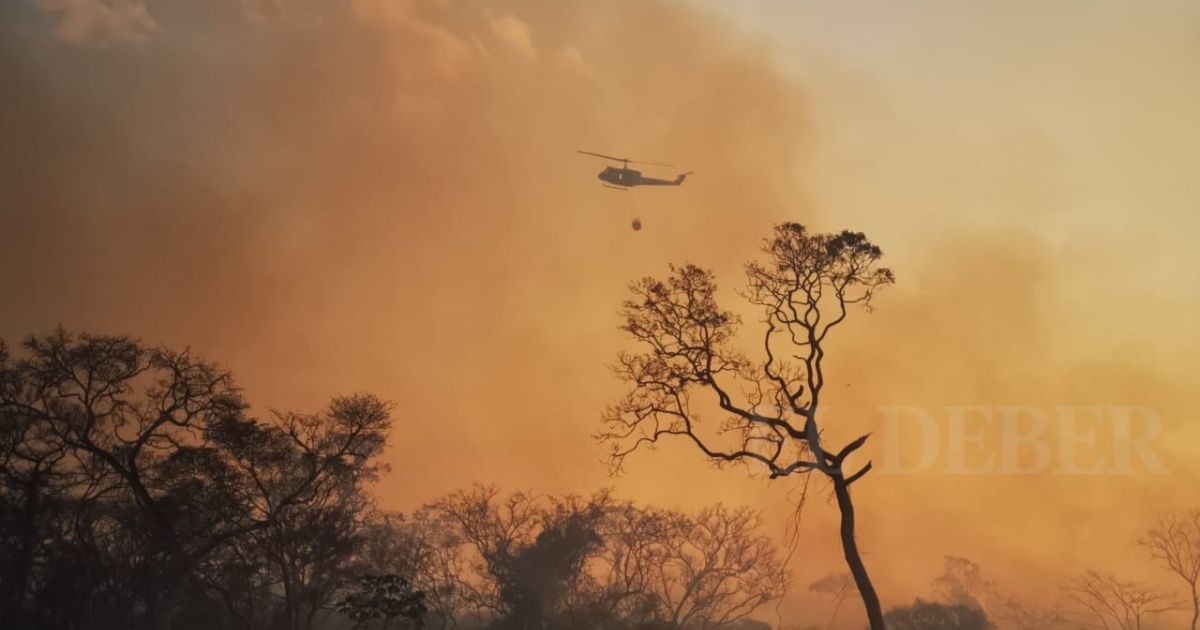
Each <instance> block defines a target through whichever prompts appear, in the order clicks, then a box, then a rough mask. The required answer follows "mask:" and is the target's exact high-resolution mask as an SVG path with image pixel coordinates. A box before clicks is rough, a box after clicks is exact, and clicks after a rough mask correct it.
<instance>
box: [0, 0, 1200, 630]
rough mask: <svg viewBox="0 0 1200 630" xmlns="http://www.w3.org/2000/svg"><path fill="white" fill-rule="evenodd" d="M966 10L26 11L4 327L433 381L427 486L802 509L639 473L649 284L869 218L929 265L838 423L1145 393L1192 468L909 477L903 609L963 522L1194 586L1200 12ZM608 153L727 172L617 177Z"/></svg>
mask: <svg viewBox="0 0 1200 630" xmlns="http://www.w3.org/2000/svg"><path fill="white" fill-rule="evenodd" d="M950 4H951V3H939V2H933V1H931V0H929V1H926V0H921V1H920V2H914V3H913V5H912V7H911V11H910V12H897V11H896V10H895V9H894V8H893V9H889V8H888V3H882V2H867V1H862V2H857V3H832V2H828V3H819V2H813V3H774V4H772V3H766V2H761V1H758V0H756V1H755V2H752V3H747V4H745V5H738V6H741V7H742V8H741V9H739V8H738V6H734V5H732V4H729V5H724V4H721V3H716V2H712V1H709V2H706V3H703V5H704V6H700V5H697V4H694V3H685V2H668V1H665V0H664V1H661V2H660V1H657V0H655V1H644V2H638V3H632V2H630V3H616V2H613V3H596V2H585V1H583V0H564V1H556V2H553V3H550V2H534V1H532V0H525V1H520V0H514V1H500V0H496V1H492V2H470V1H467V0H443V1H434V0H406V1H397V0H392V1H389V0H355V1H354V2H349V3H341V2H323V1H320V0H292V1H284V2H268V1H267V0H258V1H255V0H243V1H242V2H234V1H232V0H229V1H228V2H202V1H200V0H186V1H181V2H156V1H153V0H152V1H150V2H149V3H148V4H146V5H143V4H141V3H139V2H126V3H120V2H117V3H101V2H94V1H90V0H89V1H79V2H65V1H61V0H38V1H37V2H21V3H17V4H16V5H15V6H7V7H5V8H3V9H0V18H3V19H0V34H2V35H3V37H2V38H0V86H3V87H4V92H5V94H6V95H9V96H8V97H6V98H8V99H10V101H11V104H9V105H6V107H5V108H4V109H3V110H0V130H3V132H4V134H3V135H4V137H5V138H6V141H5V142H4V143H3V144H2V145H0V167H2V172H3V175H2V176H0V182H2V184H3V185H2V186H0V189H2V190H3V191H4V192H3V195H4V197H5V199H4V204H3V205H2V206H0V287H3V288H4V289H5V293H6V294H7V296H8V298H7V299H6V300H5V301H6V304H5V306H4V308H3V309H0V336H3V337H4V338H5V339H8V340H15V339H17V338H19V337H20V336H23V335H25V334H28V333H33V332H41V331H45V330H47V329H49V328H50V327H51V326H53V325H54V324H56V323H59V322H61V323H63V324H65V325H67V326H68V327H71V328H75V329H86V330H90V331H96V332H128V333H132V334H136V335H139V336H140V337H142V338H143V339H145V340H147V341H151V342H164V343H168V344H173V345H180V346H181V345H190V346H192V347H193V348H195V349H196V350H198V351H200V352H202V353H203V354H205V355H206V356H208V357H210V358H213V359H216V360H218V361H221V362H222V363H224V364H226V365H228V366H229V367H230V368H232V369H233V370H234V372H235V373H236V374H237V375H238V377H239V380H240V382H241V383H242V384H243V385H244V386H245V388H246V390H247V392H248V394H249V396H250V397H251V399H252V400H253V401H254V402H255V404H256V405H257V406H259V407H260V408H262V409H266V408H270V407H288V408H294V409H312V408H314V407H317V406H319V405H321V404H323V402H324V401H326V400H327V398H328V396H329V395H331V394H334V393H339V392H349V391H356V390H366V391H371V392H375V393H378V394H379V395H381V396H384V397H387V398H390V399H393V400H395V401H396V403H397V406H396V412H397V430H396V433H395V435H394V439H393V444H392V447H391V449H390V451H389V454H388V458H389V461H390V462H391V464H392V466H393V472H392V474H391V476H390V477H389V478H388V479H387V480H386V481H385V482H384V483H383V484H382V485H381V488H380V490H381V498H382V499H383V501H384V502H385V503H386V504H388V505H390V506H393V507H398V508H406V507H410V506H413V505H415V504H417V503H418V502H421V501H424V500H428V499H431V498H433V497H435V496H437V495H439V494H441V493H443V492H446V491H448V490H451V489H454V488H457V487H461V486H463V485H465V484H468V483H471V482H473V481H485V482H493V483H497V484H499V485H501V486H504V487H507V488H517V487H522V488H532V489H535V490H540V491H547V492H560V491H586V490H591V489H595V488H598V487H600V486H601V485H612V486H614V487H615V488H616V489H617V490H618V492H619V493H621V494H623V495H625V496H629V497H632V498H636V499H639V500H644V501H648V502H654V503H660V504H667V505H675V506H680V507H695V506H699V505H702V504H706V503H711V502H714V501H718V500H720V501H725V502H728V503H750V504H753V505H756V506H761V507H763V508H764V509H766V510H768V513H769V515H770V516H771V523H772V527H773V528H775V529H774V530H772V533H774V532H775V531H778V532H779V533H780V534H782V528H783V519H784V517H785V516H786V513H787V506H788V500H787V497H786V491H787V489H788V488H789V487H790V485H791V483H792V482H790V481H789V482H774V483H772V484H768V483H766V482H765V481H762V480H758V479H751V478H749V477H748V476H747V475H746V474H745V473H744V472H741V471H737V470H734V471H725V472H716V471H713V470H711V469H710V467H708V466H707V465H706V464H705V463H703V462H702V461H700V460H699V459H698V457H697V456H696V454H695V453H694V452H692V451H691V450H689V449H687V448H684V447H682V445H680V446H678V447H669V446H668V447H665V448H663V449H661V450H660V451H658V452H656V453H647V454H645V455H643V456H639V457H637V458H635V459H633V460H632V461H631V462H630V465H629V467H628V474H627V475H626V476H625V477H623V478H621V479H618V480H613V479H609V478H608V477H607V476H606V469H605V467H604V466H603V465H602V464H601V463H600V457H601V455H602V449H601V447H599V446H598V445H597V444H596V443H595V442H594V441H593V440H592V439H591V438H590V435H591V434H592V433H593V432H594V431H595V430H597V428H598V427H599V424H598V423H599V412H600V409H601V408H602V407H603V406H604V405H605V404H607V403H608V402H610V401H611V400H612V399H613V398H614V396H616V395H617V394H618V393H619V392H620V385H619V384H618V383H616V382H614V380H613V379H612V377H611V375H610V373H609V371H608V369H607V367H606V366H607V364H608V363H610V362H611V361H612V360H613V358H614V356H615V354H616V352H617V351H618V350H619V349H621V348H624V347H627V346H626V345H625V343H626V342H625V340H624V339H623V338H622V337H621V335H620V334H619V333H618V332H617V331H616V325H617V323H618V322H617V318H616V310H617V307H618V305H619V302H620V300H621V299H623V297H624V296H625V290H626V289H625V287H626V285H627V284H628V283H629V282H630V281H632V280H633V279H635V278H637V277H639V276H641V275H645V274H659V273H661V272H662V271H663V270H664V269H665V267H666V264H667V263H669V262H683V261H690V262H695V263H697V264H701V265H704V266H708V267H712V268H714V269H715V270H716V271H717V273H718V278H719V280H720V281H721V286H722V288H723V289H724V290H726V296H725V297H726V298H727V299H728V300H730V304H731V306H732V305H734V304H735V301H736V297H735V296H734V294H733V289H734V288H736V286H737V282H738V280H739V279H740V276H739V273H740V265H741V263H742V262H743V261H745V260H747V259H748V258H750V257H753V256H754V255H755V254H756V251H757V250H756V248H757V246H758V243H759V240H760V239H761V238H763V237H764V236H766V235H767V233H768V231H769V230H770V227H771V226H772V224H774V223H775V222H777V221H781V220H795V221H800V222H803V223H806V224H809V225H811V226H813V227H814V228H815V229H820V230H834V229H842V228H850V229H855V230H862V231H865V232H866V233H867V234H868V235H869V236H870V237H871V238H872V239H873V240H875V241H876V242H877V243H879V244H880V245H881V246H882V247H883V249H884V252H885V260H887V262H888V264H889V265H890V266H892V267H893V269H894V270H895V271H896V273H897V277H898V283H897V285H896V287H894V288H893V289H891V290H889V291H888V292H887V293H886V294H884V295H883V296H882V297H881V298H880V299H879V300H878V302H877V304H876V306H877V308H876V311H875V312H874V313H873V314H871V315H870V316H859V317H858V318H856V319H855V320H854V321H852V323H851V324H849V325H848V326H847V327H846V328H845V329H843V330H842V331H840V335H838V337H837V339H836V341H835V343H834V346H833V348H832V349H831V353H832V355H833V358H832V359H831V369H832V370H834V373H835V376H834V378H835V380H837V381H838V382H839V383H846V384H849V387H843V388H839V389H838V390H837V391H835V392H832V394H833V397H832V400H831V404H832V405H833V406H834V408H835V409H839V410H843V411H839V412H838V415H837V416H836V423H833V424H831V425H830V429H829V430H830V432H831V434H832V435H833V436H834V437H835V439H845V438H846V437H847V436H851V437H852V436H853V435H855V434H856V432H858V431H869V430H877V429H878V424H879V422H880V417H879V414H878V413H877V411H876V409H877V408H878V407H879V406H880V405H915V406H921V407H923V408H927V409H931V410H937V409H939V408H940V407H942V406H944V405H954V404H985V405H998V404H1013V405H1037V406H1044V407H1048V406H1051V405H1063V404H1067V405H1077V404H1112V405H1145V406H1148V407H1151V408H1153V409H1154V410H1155V411H1156V412H1158V413H1159V414H1160V415H1161V416H1162V418H1163V421H1164V423H1165V426H1166V430H1165V433H1164V437H1163V439H1162V440H1160V441H1159V442H1157V443H1156V444H1157V447H1158V452H1159V453H1160V454H1161V455H1162V457H1163V459H1164V461H1165V462H1166V463H1167V464H1168V466H1169V468H1170V473H1171V474H1169V475H1165V476H1154V475H1144V474H1143V475H1134V476H1124V477H1120V476H1113V475H1094V476H1081V477H1064V476H1055V475H1035V476H999V475H979V476H971V477H961V476H950V475H942V474H933V473H926V474H917V475H904V476H884V475H872V476H871V477H868V478H867V479H866V480H865V481H863V482H862V483H861V484H859V485H857V486H856V488H855V489H856V492H857V493H856V500H857V502H858V504H859V506H860V508H859V509H860V511H861V513H862V517H861V519H860V522H861V524H862V528H861V539H862V541H863V542H862V545H863V547H864V548H865V549H866V550H867V552H868V554H869V555H868V557H867V561H868V566H869V568H870V569H871V570H872V572H873V574H874V575H875V576H876V577H877V579H878V580H879V582H880V584H881V588H880V590H881V592H882V594H883V598H884V600H885V604H898V603H903V602H905V601H907V600H908V599H911V598H912V597H914V596H916V595H925V594H927V593H928V588H927V586H926V585H927V584H928V581H929V579H930V578H931V577H933V576H934V575H935V574H936V573H937V572H938V570H939V568H940V563H941V556H942V555H944V554H953V555H963V556H968V557H971V558H973V559H975V560H977V561H978V562H980V564H982V565H983V567H984V569H985V570H986V571H988V572H989V573H991V574H993V575H994V576H996V577H997V578H998V579H999V580H1000V581H1001V582H1002V583H1004V584H1006V585H1008V586H1010V588H1012V589H1014V590H1017V591H1019V592H1022V593H1025V594H1028V595H1036V594H1038V593H1039V592H1052V588H1051V587H1053V585H1054V584H1056V583H1057V582H1058V581H1059V580H1061V579H1062V578H1063V577H1064V576H1066V575H1069V574H1071V573H1074V572H1077V571H1079V570H1082V569H1083V568H1087V567H1097V568H1102V569H1112V570H1114V571H1119V572H1121V573H1122V574H1124V575H1129V576H1131V577H1137V578H1153V579H1156V580H1161V579H1162V578H1163V576H1162V574H1161V573H1160V572H1158V571H1156V570H1155V569H1154V568H1153V567H1152V566H1151V565H1150V564H1148V563H1147V562H1145V561H1144V560H1143V559H1142V557H1141V553H1140V551H1138V549H1137V548H1136V547H1134V546H1133V544H1132V541H1133V539H1134V538H1135V537H1136V535H1137V532H1138V529H1139V528H1140V527H1141V526H1142V525H1143V524H1144V520H1145V517H1146V516H1147V513H1148V511H1149V510H1150V509H1151V508H1154V507H1164V506H1190V507H1197V501H1196V498H1195V497H1196V495H1195V488H1196V480H1197V475H1196V469H1195V468H1194V466H1192V465H1190V464H1189V463H1187V462H1188V461H1190V460H1191V459H1193V458H1194V456H1195V455H1196V454H1197V452H1198V451H1200V430H1198V429H1197V426H1196V424H1195V422H1193V420H1192V416H1191V413H1190V407H1191V405H1190V404H1189V403H1191V402H1192V399H1193V396H1192V395H1191V392H1192V391H1195V388H1194V387H1193V386H1194V385H1195V384H1196V377H1195V369H1194V368H1195V367H1196V360H1195V357H1196V356H1197V355H1196V350H1197V349H1198V348H1197V345H1198V344H1197V337H1196V335H1195V333H1194V332H1193V324H1192V319H1193V317H1194V314H1195V313H1196V312H1197V310H1196V307H1197V298H1196V295H1197V294H1198V293H1197V289H1200V285H1198V282H1200V281H1198V280H1197V276H1196V275H1195V270H1196V269H1197V264H1196V263H1197V262H1198V261H1197V259H1196V254H1194V253H1193V251H1194V247H1192V245H1191V242H1190V241H1191V239H1192V235H1193V234H1194V233H1195V229H1196V228H1197V227H1200V225H1198V223H1200V221H1198V220H1197V219H1196V216H1195V215H1194V214H1193V213H1194V210H1195V208H1196V207H1197V206H1196V202H1197V201H1198V200H1200V199H1198V197H1200V195H1198V194H1197V193H1196V188H1195V184H1194V180H1195V176H1194V175H1195V173H1194V170H1195V169H1194V164H1196V163H1198V162H1197V159H1196V158H1200V155H1197V152H1198V149H1197V148H1196V147H1200V124H1198V123H1197V119H1196V115H1195V113H1194V112H1196V111H1200V82H1198V81H1197V79H1196V77H1195V73H1194V67H1195V61H1196V60H1197V59H1198V53H1200V36H1198V34H1197V31H1196V27H1195V25H1196V24H1197V23H1200V22H1198V21H1197V19H1196V18H1197V17H1198V16H1197V14H1196V11H1195V9H1194V8H1189V7H1183V6H1179V5H1170V4H1168V3H1166V2H1161V3H1146V5H1145V6H1146V8H1145V9H1144V10H1140V11H1138V12H1136V13H1135V12H1132V10H1130V9H1128V8H1122V7H1120V6H1118V5H1117V4H1115V3H1110V2H1100V3H1097V4H1096V5H1095V6H1093V7H1091V8H1090V9H1089V10H1085V8H1086V7H1084V6H1083V4H1082V3H1079V2H1074V3H1064V4H1061V5H1058V4H1056V5H1055V6H1054V7H1049V8H1047V7H1042V6H1041V5H1042V4H1043V3H1015V4H1013V5H1012V7H1015V8H1012V10H1011V11H1010V10H1009V8H1010V5H1007V4H1006V5H1005V10H1004V11H1000V9H999V8H997V7H998V6H999V4H998V3H993V5H994V6H990V7H989V6H985V5H986V3H980V4H979V5H978V8H973V9H972V8H963V7H957V6H956V7H955V8H951V7H950ZM1035 5H1036V6H1035ZM143 6H144V7H145V8H144V11H143V10H142V7H143ZM973 6H974V5H973ZM1139 6H1141V5H1139ZM714 7H715V8H714ZM747 7H749V8H747ZM704 10H711V11H712V12H710V13H704V12H703V11H704ZM9 18H13V19H9ZM856 26H861V28H856ZM577 148H584V149H590V150H596V151H601V152H610V153H612V152H615V153H626V154H629V155H633V156H635V157H642V158H645V159H650V160H662V161H669V162H672V163H675V164H679V165H681V166H682V167H684V168H686V169H688V170H691V169H694V170H695V175H694V176H693V177H692V178H690V179H689V180H688V182H687V183H686V184H685V185H684V186H682V187H680V188H678V189H662V190H647V191H642V190H636V191H632V192H627V193H619V192H615V191H609V190H606V189H603V188H601V187H600V186H599V182H598V181H597V180H596V179H595V173H596V172H597V171H599V169H600V168H601V167H602V166H603V163H602V162H601V161H596V160H593V159H591V158H586V157H584V156H579V155H577V154H575V153H574V151H575V149H577ZM665 170H666V171H668V172H666V173H663V174H667V175H673V174H674V173H673V171H672V170H671V169H665ZM634 216H638V217H640V218H641V220H642V222H643V223H644V225H645V227H644V229H643V230H641V231H640V232H634V231H633V230H631V229H630V226H629V222H630V220H631V219H632V218H633V217H634ZM832 422H833V420H831V423H832ZM880 448H881V445H879V444H873V445H872V446H871V447H870V448H869V449H868V450H871V449H874V450H871V453H869V455H872V456H874V457H876V458H877V457H879V449H880ZM833 517H834V510H833V509H832V508H830V507H828V506H825V505H823V504H821V503H819V502H818V503H816V504H814V506H813V508H812V509H811V511H810V512H809V513H808V514H807V515H806V520H805V525H804V527H805V530H806V532H808V533H809V534H811V536H813V537H814V538H815V540H817V541H823V542H827V543H828V545H826V546H817V547H816V548H815V549H813V550H812V551H811V552H808V553H806V554H802V557H798V558H797V559H796V561H795V563H794V569H795V571H796V574H797V578H798V583H799V584H800V587H798V588H797V589H796V590H797V593H796V594H795V595H794V596H792V597H790V599H789V601H788V603H787V605H786V606H784V607H783V608H782V609H781V610H782V612H783V613H784V614H785V617H784V622H785V623H786V624H789V625H791V624H799V625H807V624H808V623H817V624H820V625H823V624H824V621H825V620H826V616H825V615H826V612H825V610H826V609H825V608H823V604H821V603H820V602H819V601H818V600H815V599H810V598H808V596H806V595H804V594H803V592H802V591H803V586H804V585H806V584H807V583H808V582H810V581H812V580H815V579H817V578H819V577H821V576H823V575H826V574H828V573H829V572H831V571H835V570H840V569H841V562H840V560H839V557H840V551H838V549H837V548H836V546H834V545H835V540H836V539H835V533H836V529H835V528H834V522H835V521H834V520H833ZM781 538H782V537H781ZM1164 584H1165V585H1168V586H1173V585H1172V584H1171V583H1170V582H1169V581H1167V582H1164ZM810 609H811V612H809V610H810ZM843 614H845V613H843ZM845 619H846V620H847V622H852V623H858V620H856V618H854V617H853V616H852V615H846V616H845ZM856 627H858V626H856Z"/></svg>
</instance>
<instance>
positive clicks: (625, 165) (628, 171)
mask: <svg viewBox="0 0 1200 630" xmlns="http://www.w3.org/2000/svg"><path fill="white" fill-rule="evenodd" d="M579 152H580V153H583V154H585V155H594V156H596V157H601V158H604V159H606V160H613V161H614V162H620V163H621V168H617V167H615V166H607V167H605V168H604V170H603V171H600V174H599V175H597V176H596V177H598V178H599V179H600V181H602V182H605V183H604V184H602V185H603V186H604V187H605V188H614V189H616V190H625V189H628V188H632V187H634V186H678V185H680V184H682V183H683V180H684V179H686V178H687V176H688V175H691V174H692V171H688V172H686V173H683V174H681V175H679V176H677V177H676V178H675V179H658V178H656V177H645V176H643V175H642V172H641V171H637V170H634V169H632V168H629V165H630V164H653V165H656V166H671V165H670V164H663V163H662V162H643V161H640V160H632V159H630V158H619V157H613V156H611V155H604V154H603V153H593V152H591V151H583V150H579Z"/></svg>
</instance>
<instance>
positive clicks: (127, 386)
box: [0, 329, 390, 630]
mask: <svg viewBox="0 0 1200 630" xmlns="http://www.w3.org/2000/svg"><path fill="white" fill-rule="evenodd" d="M23 348H24V351H25V353H24V356H23V357H20V358H14V357H13V356H12V355H11V354H10V353H9V352H8V351H7V350H4V351H2V352H0V439H2V440H3V441H2V443H0V449H2V452H0V458H3V462H4V464H5V466H4V475H3V484H4V485H3V489H4V492H3V495H2V499H0V536H3V537H4V539H5V540H6V542H11V543H13V544H5V545H4V551H3V552H0V556H2V558H0V592H2V593H3V596H4V600H3V602H2V606H3V612H4V613H5V616H6V617H8V618H18V617H20V616H26V617H28V616H32V617H34V618H36V619H37V621H38V622H39V623H41V624H44V625H46V626H48V627H80V626H82V627H88V628H120V629H122V630H128V629H130V628H135V629H136V628H169V627H175V626H176V625H177V623H176V617H177V615H178V613H179V611H180V610H181V609H182V608H183V607H184V606H185V603H186V601H187V600H188V598H195V597H203V598H205V600H206V601H208V602H209V603H210V604H211V603H212V602H224V603H225V604H226V608H227V611H228V613H229V615H231V616H233V617H234V618H244V619H243V625H244V626H249V627H271V628H287V629H289V630H291V629H294V628H300V627H307V625H306V624H307V623H308V621H309V618H311V615H312V612H313V611H314V610H315V609H316V608H319V607H321V606H323V605H324V603H325V602H326V601H328V598H329V597H330V596H331V594H332V592H333V591H334V590H336V588H337V586H336V582H337V580H338V577H337V576H336V575H334V574H335V573H336V572H337V567H338V565H339V564H340V563H342V562H343V561H345V560H346V559H347V558H348V557H349V555H350V547H352V546H353V541H352V540H351V538H350V537H349V533H348V531H347V529H346V515H347V513H348V512H354V511H355V510H360V509H361V508H362V507H363V506H364V505H365V503H364V502H363V501H364V500H363V498H362V495H361V494H360V492H361V488H360V485H359V484H360V483H361V482H363V481H366V480H368V479H370V478H371V477H372V476H373V475H374V473H375V471H376V467H375V464H373V463H372V460H373V459H374V458H375V457H376V456H377V455H378V453H379V452H380V451H381V450H382V448H383V445H384V439H385V436H386V432H387V430H388V427H389V425H390V417H389V413H388V408H387V405H386V404H384V403H383V402H381V401H379V400H378V399H376V398H374V397H371V396H367V395H357V396H350V397H340V398H335V399H334V400H333V402H332V404H331V405H330V407H329V409H328V410H327V411H325V412H323V413H321V414H313V415H300V414H292V413H275V414H272V416H271V417H270V418H268V419H266V420H259V419H256V418H253V417H250V416H249V415H247V410H248V405H247V403H246V402H245V401H244V400H243V399H242V397H241V393H240V392H239V390H238V389H237V387H236V386H235V384H234V382H233V378H232V376H231V375H230V373H229V372H228V371H226V370H224V369H222V368H220V367H218V366H217V365H215V364H213V363H209V362H206V361H203V360H201V359H198V358H196V357H194V356H193V355H192V354H191V353H190V352H188V351H176V350H171V349H167V348H149V347H146V346H144V345H142V344H141V343H140V342H138V341H137V340H135V339H132V338H130V337H122V336H94V335H86V334H84V335H78V336H76V335H72V334H69V333H67V332H66V331H64V330H61V329H60V330H58V331H56V332H55V333H54V334H51V335H48V336H44V337H31V338H29V339H27V340H26V341H25V343H24V344H23ZM339 523H340V525H339ZM339 527H340V528H341V529H339ZM318 532H324V533H323V534H320V535H318ZM301 541H303V542H301ZM318 547H320V549H319V550H318ZM332 548H336V551H331V549H332ZM247 550H252V554H248V553H247ZM251 555H252V557H251ZM280 590H282V593H283V595H284V597H283V601H284V603H283V604H282V605H280V604H278V603H277V600H278V599H279V598H278V595H279V591H280ZM280 606H282V610H279V611H277V613H272V614H267V613H266V612H265V611H266V610H267V608H272V607H273V608H279V607H280ZM211 607H212V606H210V608H211Z"/></svg>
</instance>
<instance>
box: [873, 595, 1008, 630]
mask: <svg viewBox="0 0 1200 630" xmlns="http://www.w3.org/2000/svg"><path fill="white" fill-rule="evenodd" d="M884 620H885V622H886V623H887V627H888V628H889V629H890V630H990V628H992V627H993V626H992V622H991V621H989V620H988V618H987V613H985V612H983V609H982V608H980V607H978V606H967V605H964V604H943V603H939V602H927V601H923V600H920V599H918V600H916V601H915V602H913V603H912V605H911V606H901V607H898V608H893V609H891V610H889V611H888V612H887V614H886V615H884Z"/></svg>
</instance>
